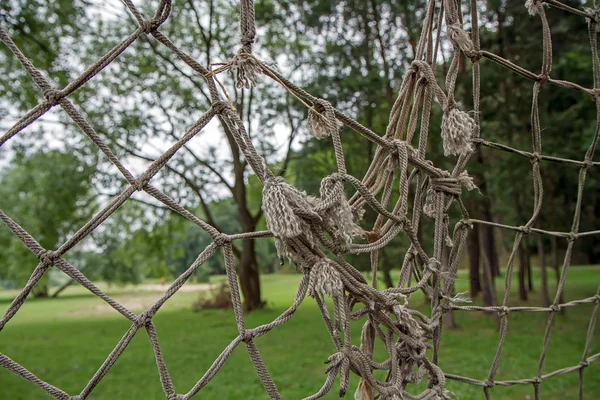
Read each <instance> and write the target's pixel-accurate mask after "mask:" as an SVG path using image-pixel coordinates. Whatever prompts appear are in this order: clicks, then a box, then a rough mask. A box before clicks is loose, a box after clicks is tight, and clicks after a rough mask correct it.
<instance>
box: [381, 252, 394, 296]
mask: <svg viewBox="0 0 600 400" xmlns="http://www.w3.org/2000/svg"><path fill="white" fill-rule="evenodd" d="M381 267H382V272H383V281H384V283H385V286H386V287H388V288H391V287H394V282H392V276H391V275H390V269H391V265H390V260H389V259H388V257H387V254H386V253H385V249H381Z"/></svg>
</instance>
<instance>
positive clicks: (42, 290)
mask: <svg viewBox="0 0 600 400" xmlns="http://www.w3.org/2000/svg"><path fill="white" fill-rule="evenodd" d="M32 292H33V297H37V298H41V299H44V298H47V297H49V295H48V285H47V284H43V285H36V286H35V287H34V288H33V290H32Z"/></svg>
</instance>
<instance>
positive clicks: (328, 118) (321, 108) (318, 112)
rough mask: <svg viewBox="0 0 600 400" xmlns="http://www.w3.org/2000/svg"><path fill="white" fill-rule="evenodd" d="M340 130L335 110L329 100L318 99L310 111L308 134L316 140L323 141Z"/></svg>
mask: <svg viewBox="0 0 600 400" xmlns="http://www.w3.org/2000/svg"><path fill="white" fill-rule="evenodd" d="M336 129H338V122H337V119H336V118H335V110H334V108H333V106H332V105H331V103H329V102H328V101H327V100H323V99H317V100H316V101H315V103H314V104H313V106H312V107H311V108H309V110H308V132H309V133H310V135H311V136H313V137H314V138H316V139H323V138H326V137H328V136H329V135H331V133H332V132H334V131H335V130H336Z"/></svg>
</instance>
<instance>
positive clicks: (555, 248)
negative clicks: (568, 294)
mask: <svg viewBox="0 0 600 400" xmlns="http://www.w3.org/2000/svg"><path fill="white" fill-rule="evenodd" d="M550 240H551V242H550V243H551V245H552V268H553V269H554V275H555V277H556V286H558V281H560V262H559V259H558V239H557V238H556V236H552V238H551V239H550ZM558 302H559V303H561V304H562V303H564V302H565V298H564V296H563V294H562V293H561V294H560V298H559V299H558ZM563 312H564V308H561V313H563Z"/></svg>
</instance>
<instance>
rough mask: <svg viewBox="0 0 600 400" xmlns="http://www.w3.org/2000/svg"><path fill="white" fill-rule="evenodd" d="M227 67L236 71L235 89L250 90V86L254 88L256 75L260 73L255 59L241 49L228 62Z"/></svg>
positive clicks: (257, 61)
mask: <svg viewBox="0 0 600 400" xmlns="http://www.w3.org/2000/svg"><path fill="white" fill-rule="evenodd" d="M229 65H230V66H231V69H233V70H234V71H236V81H237V83H236V84H235V87H237V88H238V89H242V88H246V89H250V88H251V87H252V86H256V80H257V78H258V75H260V74H261V73H262V66H261V63H260V61H259V60H258V59H257V58H256V57H254V56H253V55H252V54H250V53H248V52H247V50H245V49H244V48H242V49H240V51H238V53H237V54H236V55H235V57H233V59H232V60H231V61H230V62H229Z"/></svg>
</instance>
